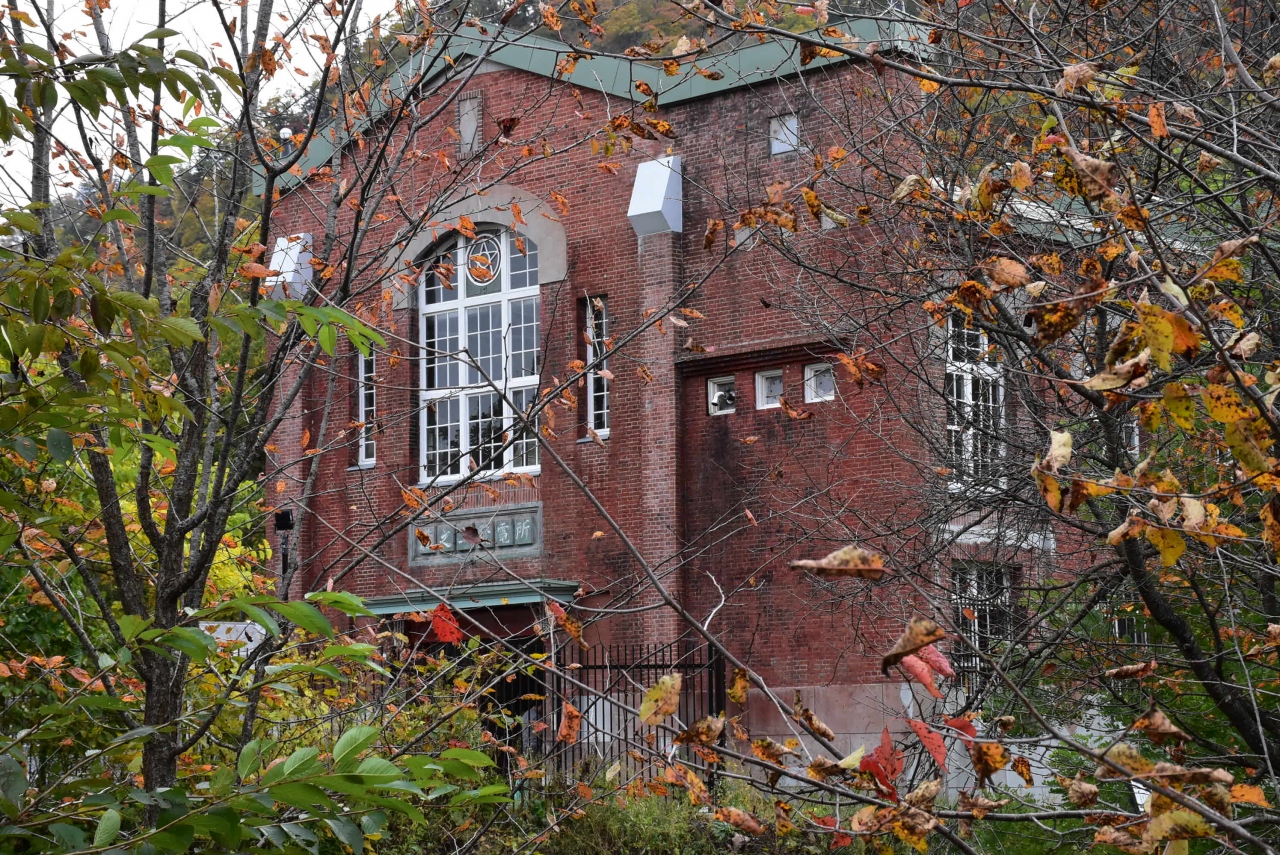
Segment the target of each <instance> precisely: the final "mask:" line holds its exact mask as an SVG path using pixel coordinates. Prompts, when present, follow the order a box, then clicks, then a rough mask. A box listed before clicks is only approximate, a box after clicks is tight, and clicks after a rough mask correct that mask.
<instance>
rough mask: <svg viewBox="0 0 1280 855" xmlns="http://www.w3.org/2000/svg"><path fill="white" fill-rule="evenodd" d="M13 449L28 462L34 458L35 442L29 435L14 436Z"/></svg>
mask: <svg viewBox="0 0 1280 855" xmlns="http://www.w3.org/2000/svg"><path fill="white" fill-rule="evenodd" d="M13 450H14V451H16V452H18V453H19V454H21V455H22V459H23V460H25V461H27V462H28V463H31V462H33V461H34V460H35V459H36V444H35V441H34V440H32V439H31V437H29V436H15V437H14V438H13Z"/></svg>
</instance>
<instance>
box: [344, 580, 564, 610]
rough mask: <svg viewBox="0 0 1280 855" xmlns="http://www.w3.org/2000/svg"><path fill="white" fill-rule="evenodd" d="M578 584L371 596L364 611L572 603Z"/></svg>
mask: <svg viewBox="0 0 1280 855" xmlns="http://www.w3.org/2000/svg"><path fill="white" fill-rule="evenodd" d="M578 587H579V583H577V582H569V581H566V580H564V579H525V580H516V579H512V580H509V581H504V582H484V583H481V584H476V585H454V586H451V587H448V588H432V589H430V590H427V589H420V590H417V591H403V592H400V593H395V594H388V595H386V596H382V597H370V598H368V599H366V600H365V601H364V605H365V608H367V609H368V610H369V611H371V612H373V613H374V614H375V615H394V614H399V613H400V612H420V611H430V610H431V609H434V608H435V607H436V606H438V605H440V603H442V602H443V603H447V604H448V606H449V608H451V609H458V610H459V611H470V610H472V609H492V608H499V607H502V606H521V605H531V604H535V603H545V602H546V601H547V600H555V601H556V602H559V603H572V602H573V599H574V597H573V595H574V592H576V591H577V590H578Z"/></svg>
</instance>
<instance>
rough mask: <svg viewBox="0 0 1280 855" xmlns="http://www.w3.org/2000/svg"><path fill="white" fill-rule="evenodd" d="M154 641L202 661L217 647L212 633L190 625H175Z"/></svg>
mask: <svg viewBox="0 0 1280 855" xmlns="http://www.w3.org/2000/svg"><path fill="white" fill-rule="evenodd" d="M156 643H157V644H163V645H164V646H166V647H172V648H173V649H174V650H177V651H179V652H181V653H185V654H186V655H187V656H189V657H191V658H192V659H194V660H196V661H203V660H204V659H205V658H206V657H208V656H209V654H210V653H213V652H214V651H215V650H217V649H218V642H217V641H215V640H214V638H213V636H212V635H210V634H209V633H207V632H202V631H201V630H198V629H195V628H194V627H190V626H175V627H174V628H173V629H171V630H169V631H168V632H166V633H164V634H163V635H161V636H160V637H159V638H157V639H156Z"/></svg>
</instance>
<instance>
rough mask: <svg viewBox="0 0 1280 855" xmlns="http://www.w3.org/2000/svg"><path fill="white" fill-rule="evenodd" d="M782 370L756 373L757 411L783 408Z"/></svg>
mask: <svg viewBox="0 0 1280 855" xmlns="http://www.w3.org/2000/svg"><path fill="white" fill-rule="evenodd" d="M781 399H782V369H781V368H778V369H776V370H774V371H757V372H756V409H757V410H769V409H772V408H774V407H780V406H782V402H781Z"/></svg>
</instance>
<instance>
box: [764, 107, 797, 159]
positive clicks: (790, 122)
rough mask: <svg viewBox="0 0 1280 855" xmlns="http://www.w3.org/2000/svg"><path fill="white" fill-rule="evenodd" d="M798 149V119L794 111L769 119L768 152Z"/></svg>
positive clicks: (779, 152) (777, 152) (774, 152)
mask: <svg viewBox="0 0 1280 855" xmlns="http://www.w3.org/2000/svg"><path fill="white" fill-rule="evenodd" d="M799 150H800V119H799V118H798V117H797V116H796V114H795V113H791V114H790V115H786V116H774V117H773V118H772V119H770V120H769V154H786V153H787V152H791V151H799Z"/></svg>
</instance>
